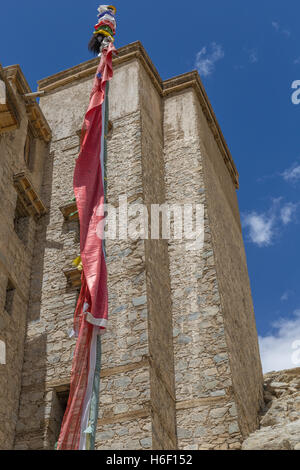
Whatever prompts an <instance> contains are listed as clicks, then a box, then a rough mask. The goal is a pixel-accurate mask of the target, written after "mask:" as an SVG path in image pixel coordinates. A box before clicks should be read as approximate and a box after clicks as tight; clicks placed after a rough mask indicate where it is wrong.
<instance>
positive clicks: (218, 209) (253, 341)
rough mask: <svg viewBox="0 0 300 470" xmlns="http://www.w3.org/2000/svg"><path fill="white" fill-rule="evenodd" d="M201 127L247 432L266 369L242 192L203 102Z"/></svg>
mask: <svg viewBox="0 0 300 470" xmlns="http://www.w3.org/2000/svg"><path fill="white" fill-rule="evenodd" d="M198 126H199V127H198V129H199V134H200V151H201V155H202V161H203V176H204V184H205V193H206V201H207V216H208V224H209V226H210V229H211V237H212V239H211V241H212V249H213V252H214V265H215V270H216V276H217V286H218V291H219V296H220V307H221V312H222V316H223V320H224V328H225V340H226V345H227V353H228V359H229V364H230V374H231V380H232V384H233V395H234V399H235V401H236V404H237V407H238V418H239V419H238V421H239V427H240V431H241V433H242V435H243V437H245V436H247V435H248V434H249V433H250V432H253V431H254V430H255V429H257V426H258V418H257V414H258V412H259V410H260V408H261V407H262V405H263V387H262V385H263V375H262V368H261V361H260V355H259V347H258V338H257V331H256V324H255V317H254V311H253V303H252V296H251V289H250V284H249V277H248V270H247V261H246V255H245V250H244V243H243V237H242V231H241V224H240V216H239V208H238V202H237V195H236V190H235V188H234V185H233V184H232V179H231V177H230V174H229V172H228V169H227V168H226V165H225V162H224V158H223V156H222V155H221V153H220V151H219V149H218V147H217V143H216V140H215V138H214V136H213V134H212V132H211V130H210V129H209V126H208V123H207V120H206V118H205V116H204V114H203V112H202V110H201V109H200V106H198Z"/></svg>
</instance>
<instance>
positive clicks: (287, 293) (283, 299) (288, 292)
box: [280, 289, 294, 302]
mask: <svg viewBox="0 0 300 470" xmlns="http://www.w3.org/2000/svg"><path fill="white" fill-rule="evenodd" d="M293 294H294V292H293V291H292V290H289V289H288V290H286V291H285V292H284V293H283V294H282V296H281V297H280V300H281V302H286V301H287V300H289V298H290V297H291V296H292V295H293Z"/></svg>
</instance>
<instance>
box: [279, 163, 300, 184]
mask: <svg viewBox="0 0 300 470" xmlns="http://www.w3.org/2000/svg"><path fill="white" fill-rule="evenodd" d="M281 176H282V177H283V179H284V180H285V181H287V182H291V183H296V182H297V181H298V180H300V165H299V164H297V163H294V165H293V166H292V167H291V168H288V169H287V170H285V171H284V172H283V173H282V175H281Z"/></svg>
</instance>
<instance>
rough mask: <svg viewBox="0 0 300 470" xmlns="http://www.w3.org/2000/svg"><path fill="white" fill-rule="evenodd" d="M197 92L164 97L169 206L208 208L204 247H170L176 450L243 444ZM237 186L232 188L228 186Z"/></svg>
mask: <svg viewBox="0 0 300 470" xmlns="http://www.w3.org/2000/svg"><path fill="white" fill-rule="evenodd" d="M197 106H198V103H197V97H196V95H195V93H194V91H193V90H192V89H188V90H186V91H185V92H183V93H178V94H174V95H172V94H171V95H168V96H167V97H166V98H165V118H164V138H165V165H166V188H167V202H168V203H170V204H171V203H172V204H174V203H177V204H191V203H193V204H195V205H196V204H199V205H201V204H202V205H204V220H203V225H204V247H203V248H202V249H201V250H199V249H197V250H196V251H194V250H192V251H189V250H188V246H187V242H186V240H183V241H182V240H172V241H171V242H170V243H169V256H170V274H171V287H172V304H173V307H172V315H173V328H174V330H173V336H174V360H175V372H176V375H175V387H176V400H177V431H178V447H179V448H181V449H228V448H238V447H240V441H241V434H240V430H239V426H238V416H237V409H236V403H235V399H234V396H233V393H232V380H231V370H230V364H229V357H228V347H227V344H226V339H225V329H224V318H223V312H222V307H221V301H220V293H219V286H218V279H217V272H216V266H215V258H214V250H213V244H212V235H211V226H210V223H209V219H208V210H207V197H208V196H207V187H206V186H205V183H204V177H203V161H202V153H201V147H200V138H199V132H198V125H199V124H198V114H197ZM231 184H232V183H231Z"/></svg>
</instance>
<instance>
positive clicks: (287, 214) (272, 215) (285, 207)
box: [242, 198, 299, 247]
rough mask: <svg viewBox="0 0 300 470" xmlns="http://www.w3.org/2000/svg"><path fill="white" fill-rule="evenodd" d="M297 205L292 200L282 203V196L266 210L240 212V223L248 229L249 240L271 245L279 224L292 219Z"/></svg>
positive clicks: (284, 223)
mask: <svg viewBox="0 0 300 470" xmlns="http://www.w3.org/2000/svg"><path fill="white" fill-rule="evenodd" d="M298 206H299V204H294V203H292V202H288V203H286V204H282V198H278V199H274V200H273V204H272V206H271V208H270V209H269V210H268V211H267V212H262V213H260V214H259V213H257V212H255V211H253V212H250V213H244V214H242V225H243V227H244V228H246V229H248V238H249V240H250V241H251V242H252V243H254V244H256V245H258V246H259V247H266V246H270V245H272V243H273V242H274V239H275V237H276V235H277V234H278V232H279V229H280V226H281V225H288V224H289V223H291V222H292V221H293V219H294V215H295V213H296V210H297V208H298Z"/></svg>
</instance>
